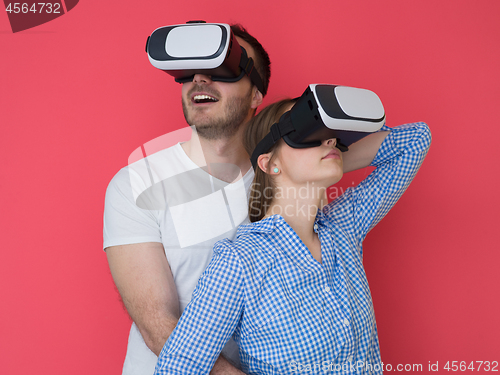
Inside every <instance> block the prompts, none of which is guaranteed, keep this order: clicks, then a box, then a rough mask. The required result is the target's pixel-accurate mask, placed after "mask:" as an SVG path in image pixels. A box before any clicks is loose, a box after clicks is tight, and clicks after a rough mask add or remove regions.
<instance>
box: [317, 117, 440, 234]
mask: <svg viewBox="0 0 500 375" xmlns="http://www.w3.org/2000/svg"><path fill="white" fill-rule="evenodd" d="M382 130H390V131H389V132H388V133H387V132H385V131H384V132H379V133H382V134H381V135H378V134H379V133H375V134H372V135H370V136H368V137H370V138H373V139H366V138H368V137H366V138H365V139H366V141H365V142H366V143H368V144H369V146H368V147H367V148H368V150H366V151H363V150H359V149H358V147H359V146H361V145H363V143H361V142H362V141H364V140H365V139H363V140H360V141H359V142H357V143H356V147H353V148H352V151H355V152H354V153H353V154H351V156H350V157H348V158H347V159H348V160H347V165H346V167H347V168H356V167H357V166H365V165H364V164H366V162H367V160H368V159H369V158H370V157H371V154H373V152H374V149H373V148H372V147H374V146H376V145H377V143H379V141H382V142H381V143H380V144H379V148H378V151H376V155H375V157H374V158H373V160H372V161H371V164H370V165H371V166H374V167H376V169H375V170H374V171H373V172H372V173H371V174H370V175H369V176H368V177H367V178H366V179H364V180H363V181H362V182H361V183H360V184H359V185H358V186H356V187H355V188H354V189H351V188H349V189H347V191H346V192H345V193H344V194H343V195H342V196H341V197H339V198H337V199H336V200H334V201H333V202H331V203H330V204H328V205H327V206H326V207H325V208H324V209H323V210H324V212H325V213H326V215H327V216H328V217H329V218H330V219H331V220H335V221H336V222H337V224H338V225H341V226H343V227H344V229H345V230H347V231H349V232H351V233H353V235H354V236H355V238H357V241H359V242H361V241H363V239H364V237H365V236H366V234H367V233H368V232H369V231H370V230H371V229H372V228H373V227H374V226H375V225H376V224H377V223H378V222H379V221H380V220H382V218H383V217H384V216H385V215H386V214H387V212H389V210H390V209H391V208H392V207H393V206H394V204H396V202H397V201H398V199H399V198H400V197H401V195H402V194H403V193H404V191H405V190H406V189H407V188H408V186H409V185H410V183H411V181H412V180H413V178H414V177H415V175H416V174H417V171H418V169H419V168H420V165H421V164H422V162H423V161H424V158H425V156H426V154H427V151H428V150H429V147H430V144H431V133H430V130H429V127H428V126H427V125H426V124H425V123H423V122H419V123H413V124H406V125H401V126H398V127H395V128H388V127H385V126H384V127H383V128H382ZM384 133H385V134H384ZM372 136H373V137H372ZM377 137H380V138H377ZM374 139H376V141H374ZM371 142H373V143H371ZM352 146H354V145H351V147H352ZM348 152H351V150H350V151H348ZM354 155H361V156H357V157H356V158H354V157H353V156H354ZM351 158H352V159H351Z"/></svg>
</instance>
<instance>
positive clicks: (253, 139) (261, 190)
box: [243, 99, 295, 223]
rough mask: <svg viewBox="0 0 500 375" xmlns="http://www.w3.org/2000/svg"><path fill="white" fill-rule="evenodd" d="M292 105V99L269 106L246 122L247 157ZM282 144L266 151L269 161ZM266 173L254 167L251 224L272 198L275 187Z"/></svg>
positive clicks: (250, 201) (264, 210) (280, 141)
mask: <svg viewBox="0 0 500 375" xmlns="http://www.w3.org/2000/svg"><path fill="white" fill-rule="evenodd" d="M293 103H295V101H294V100H292V99H284V100H280V101H279V102H276V103H274V104H270V105H268V106H267V107H266V108H264V109H263V110H262V111H260V113H259V114H258V115H257V116H255V117H254V118H252V119H251V120H250V121H249V122H248V125H247V128H246V130H245V136H244V138H243V139H244V145H245V149H246V151H247V152H248V155H252V153H253V150H254V149H255V147H256V146H257V144H258V143H259V142H260V141H261V140H262V139H263V138H264V137H265V136H266V135H267V134H268V133H269V131H270V129H271V126H272V125H273V124H274V123H276V122H278V121H279V119H280V117H281V116H282V115H283V113H285V112H286V111H287V110H288V109H289V107H290V104H293ZM282 144H283V140H282V139H281V140H279V142H277V143H275V144H274V145H273V146H272V147H271V148H270V149H269V150H268V152H270V153H271V161H272V160H273V158H274V157H275V155H276V151H278V149H279V148H280V147H281V145H282ZM268 165H271V163H269V164H268ZM266 172H267V173H266ZM266 172H264V171H263V170H262V169H260V167H259V166H258V165H257V166H256V167H255V177H254V179H253V183H252V187H251V189H250V200H249V202H248V215H249V217H250V221H251V222H252V223H253V222H255V221H259V220H261V219H262V218H263V217H264V216H265V215H266V212H267V209H268V208H269V206H270V205H271V202H272V201H273V198H274V193H275V189H276V186H275V184H274V181H273V178H272V177H271V175H270V174H269V172H270V171H269V169H268V170H267V171H266Z"/></svg>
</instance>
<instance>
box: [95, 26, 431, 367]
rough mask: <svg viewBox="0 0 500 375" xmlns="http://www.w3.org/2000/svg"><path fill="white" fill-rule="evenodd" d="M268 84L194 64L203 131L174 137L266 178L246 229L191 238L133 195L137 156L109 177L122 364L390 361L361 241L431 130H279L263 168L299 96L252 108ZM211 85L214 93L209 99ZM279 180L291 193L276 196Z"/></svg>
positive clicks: (179, 151)
mask: <svg viewBox="0 0 500 375" xmlns="http://www.w3.org/2000/svg"><path fill="white" fill-rule="evenodd" d="M235 30H236V31H235ZM238 30H240V31H238ZM233 31H235V35H236V36H237V38H238V41H239V42H240V45H241V46H242V47H244V48H245V49H246V50H247V52H248V53H249V55H250V56H252V57H253V58H254V60H255V61H256V66H257V69H258V70H259V73H260V74H261V76H263V78H264V79H263V81H264V82H265V90H267V84H268V80H269V59H268V58H267V54H266V53H265V51H264V50H263V48H262V46H260V44H258V42H257V43H255V42H256V41H255V39H254V38H252V37H249V36H247V35H248V34H247V33H245V32H244V31H242V32H241V29H239V28H237V27H233ZM262 51H264V52H262ZM263 94H265V93H261V92H260V91H259V90H258V89H257V88H256V86H255V85H253V84H252V82H251V81H250V80H249V78H248V77H243V78H242V79H241V80H240V81H237V82H232V83H229V82H215V81H212V80H211V77H210V76H206V75H203V74H195V75H194V77H193V80H192V81H190V82H187V83H184V84H183V88H182V99H183V100H182V102H183V109H184V114H185V117H186V120H187V122H188V124H194V125H196V129H197V132H198V137H199V143H195V142H192V141H188V142H185V143H183V144H179V145H177V146H174V147H173V150H172V157H177V158H178V160H182V159H184V161H185V162H186V163H193V162H194V163H197V161H198V160H199V155H200V152H201V153H202V154H203V156H204V159H205V161H206V162H207V165H210V164H211V163H232V164H235V165H237V166H238V167H239V169H240V170H241V171H243V172H244V173H245V175H244V176H243V179H244V180H245V181H251V180H253V182H254V184H253V186H252V187H251V189H250V186H249V185H248V187H247V188H248V189H249V190H250V200H249V203H248V204H249V208H250V209H249V219H250V221H251V223H248V224H245V223H244V224H243V225H241V226H240V227H239V228H238V230H237V234H236V235H235V233H234V231H232V232H230V233H229V232H228V233H225V234H224V235H223V236H219V237H218V238H215V239H214V240H213V241H211V243H209V242H210V241H208V242H206V243H203V246H199V245H198V246H193V248H192V249H189V248H188V249H180V247H179V246H178V244H177V247H176V244H175V241H176V240H175V238H173V237H174V236H173V235H172V234H173V231H172V228H169V224H170V226H171V225H172V223H171V219H170V218H169V215H168V212H167V211H168V210H164V211H162V212H160V211H158V212H155V211H147V210H141V209H140V208H138V207H134V204H133V203H134V202H133V199H132V197H131V193H130V192H129V191H128V190H129V189H130V183H129V182H128V176H127V173H128V171H127V169H124V170H122V171H120V173H119V174H118V175H117V176H115V178H114V179H113V181H112V182H111V184H110V186H109V188H108V191H107V196H106V210H105V245H104V247H105V249H106V253H107V256H108V261H109V265H110V269H111V272H112V275H113V278H114V281H115V283H116V285H117V288H118V290H119V292H120V294H121V296H122V299H123V301H124V303H125V306H126V308H127V310H128V312H129V314H130V315H131V317H132V319H133V320H134V325H133V327H132V329H131V334H130V337H129V348H128V352H127V358H126V360H125V364H124V374H128V373H130V374H132V373H148V372H146V371H150V370H151V365H152V364H153V363H155V362H156V356H155V354H156V355H159V360H158V364H157V367H156V373H158V374H204V373H208V372H210V371H212V373H215V374H217V373H227V374H231V373H233V374H238V373H241V372H240V370H239V369H238V368H237V367H239V366H240V365H241V370H242V371H243V372H244V373H247V374H275V373H277V374H287V373H294V372H297V371H299V370H300V369H302V370H303V371H304V370H307V369H309V372H310V373H311V372H312V373H319V372H325V370H326V371H327V372H328V373H346V372H347V373H348V372H358V373H370V372H372V373H382V371H381V368H380V364H381V360H380V352H379V345H378V337H377V330H376V324H375V319H374V312H373V305H372V301H371V296H370V291H369V288H368V283H367V280H366V275H365V273H364V269H363V265H362V241H363V239H364V237H365V235H366V234H367V233H368V231H369V230H370V229H371V228H373V226H375V225H376V224H377V223H378V222H379V221H380V220H381V219H382V217H383V216H384V215H385V214H386V213H387V212H388V210H389V209H390V208H391V207H392V206H393V205H394V204H395V203H396V201H397V200H398V198H399V197H400V196H401V194H402V193H403V192H404V190H405V189H406V188H407V186H408V185H409V183H410V182H411V180H412V178H413V177H414V176H415V174H416V172H417V170H418V168H419V167H420V165H421V163H422V161H423V158H424V157H425V154H426V152H427V149H428V147H429V144H430V134H429V130H428V128H427V126H426V125H425V124H422V123H419V124H409V125H405V126H401V127H397V128H394V129H390V128H387V127H384V128H383V129H382V131H380V132H377V133H374V134H371V135H369V136H367V137H365V138H364V139H362V140H361V141H358V142H357V143H355V144H353V145H351V147H350V149H349V151H347V152H344V153H341V152H340V151H339V150H338V149H337V148H336V139H325V140H324V141H323V142H322V143H321V145H320V146H317V147H311V148H305V149H294V148H291V147H289V146H288V145H287V144H285V143H284V142H283V140H280V141H279V142H278V143H276V144H275V145H274V146H273V147H272V148H271V149H270V150H268V151H267V152H266V153H263V154H261V155H259V157H258V159H257V165H256V167H255V174H254V170H253V168H252V166H251V163H250V160H249V155H250V154H251V153H252V152H253V149H254V148H255V146H256V145H257V143H258V142H259V141H260V140H261V139H262V138H263V137H264V136H265V135H266V134H267V133H268V132H269V129H270V127H271V125H272V124H273V123H275V122H277V121H278V120H279V118H280V117H281V115H282V114H283V113H284V112H286V111H288V110H290V108H291V107H292V106H293V104H294V101H293V100H284V101H280V102H278V103H275V104H272V105H270V106H268V107H267V108H265V109H264V110H262V111H261V113H259V115H257V116H256V117H253V115H254V113H255V109H256V108H257V107H258V106H259V105H260V104H261V102H262V97H263ZM206 96H209V97H211V98H212V99H214V100H211V101H210V102H208V103H204V101H202V102H201V103H199V102H198V100H197V99H198V98H201V97H206ZM198 146H199V147H198ZM200 147H201V150H200V149H199V148H200ZM174 148H175V149H174ZM188 159H189V160H188ZM368 165H374V166H376V169H375V171H374V172H373V173H372V174H370V176H368V177H367V178H366V179H365V180H364V181H363V182H362V183H361V184H360V185H359V186H357V187H355V188H353V189H349V190H348V191H346V193H345V194H344V195H342V196H341V197H339V198H338V199H336V200H335V201H333V202H332V203H330V204H328V205H326V206H325V207H323V208H322V210H319V211H316V210H310V209H308V210H302V209H301V206H306V207H313V208H314V207H317V208H320V207H321V206H322V205H323V204H322V201H321V200H322V198H323V196H324V195H323V194H318V191H321V192H323V191H324V189H326V187H328V186H330V185H332V184H334V183H336V182H338V181H339V180H340V179H341V178H342V175H343V173H344V172H348V171H352V170H356V169H359V168H363V167H366V166H368ZM214 177H218V176H214ZM220 177H223V176H220ZM312 182H314V184H312ZM127 183H128V185H127ZM246 185H247V184H246ZM304 187H305V188H306V189H311V190H310V191H308V194H306V197H305V198H303V195H302V196H301V199H300V200H297V196H296V194H294V193H293V192H296V191H298V190H299V189H300V188H304ZM185 188H186V189H189V186H186V187H185ZM312 189H315V190H316V191H312ZM278 191H280V192H288V193H290V194H286V193H285V194H274V195H273V193H277V192H278ZM131 202H132V203H131ZM169 220H170V221H169ZM206 220H210V215H207V217H206ZM226 237H227V238H231V239H232V240H230V239H225V238H226ZM218 240H220V241H218ZM214 242H217V243H216V244H215V247H214V248H213V257H212V247H211V246H213V244H214ZM165 254H166V257H165ZM207 265H208V267H207V268H206V270H205V271H204V273H203V275H202V276H201V278H200V280H199V282H198V284H197V286H196V288H195V285H196V282H197V279H198V277H199V276H200V274H201V273H202V272H203V269H204V268H205V267H206V266H207ZM193 289H195V290H194V293H193V294H192V300H191V302H190V304H189V306H188V307H187V308H186V309H185V310H184V307H186V305H187V303H188V302H189V299H190V297H191V291H192V290H193ZM183 310H184V312H183V313H182V316H181V311H183ZM179 317H180V320H178V319H179ZM174 328H175V331H174ZM172 331H173V332H172ZM169 337H170V338H169ZM231 337H232V338H233V339H234V341H236V343H237V344H238V346H239V354H240V355H239V359H241V364H239V363H238V355H237V353H236V355H235V353H234V344H231V343H232V340H229V339H230V338H231ZM141 339H143V340H144V341H143V342H141ZM167 339H168V341H167V342H166V344H165V346H164V347H163V344H164V343H165V341H166V340H167ZM228 340H229V343H228V345H226V346H225V344H226V342H228ZM231 345H233V347H232V350H231ZM224 346H225V347H224ZM145 347H146V348H145ZM162 347H163V350H161V348H162ZM223 348H224V349H223ZM148 349H149V350H150V353H148ZM160 350H161V353H160ZM221 352H222V355H219V354H220V353H221ZM153 353H154V354H153ZM224 357H227V359H225V358H224ZM153 366H154V365H153ZM146 368H147V369H146ZM141 369H145V370H144V371H143V370H141ZM134 371H135V372H134ZM141 371H142V372H141ZM149 373H152V372H149Z"/></svg>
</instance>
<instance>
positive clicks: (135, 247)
mask: <svg viewBox="0 0 500 375" xmlns="http://www.w3.org/2000/svg"><path fill="white" fill-rule="evenodd" d="M106 255H107V258H108V263H109V268H110V270H111V275H112V276H113V280H114V282H115V285H116V287H117V288H118V292H119V293H120V296H121V297H122V300H123V303H124V304H125V308H126V309H127V311H128V313H129V315H130V317H131V318H132V320H133V321H134V322H135V324H136V325H137V328H138V329H139V332H140V333H141V335H142V337H143V339H144V342H145V343H146V345H147V346H148V348H149V349H150V350H151V351H152V352H153V353H154V354H155V355H156V356H158V355H159V354H160V352H161V349H162V348H163V345H164V344H165V342H166V341H167V339H168V337H169V336H170V334H171V333H172V331H173V330H174V328H175V326H176V324H177V321H178V320H179V317H180V309H179V297H178V295H177V289H176V287H175V283H174V278H173V276H172V272H171V270H170V266H169V264H168V261H167V258H166V256H165V251H164V249H163V245H162V244H161V243H158V242H147V243H139V244H131V245H122V246H111V247H108V248H106ZM212 374H214V375H224V374H227V375H232V374H234V375H237V374H243V372H241V371H239V370H238V369H236V368H235V367H234V366H232V365H231V364H230V363H229V362H228V361H227V360H225V359H224V358H223V357H219V359H218V360H217V361H216V362H215V365H214V367H213V369H212Z"/></svg>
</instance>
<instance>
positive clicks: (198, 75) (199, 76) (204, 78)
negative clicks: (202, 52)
mask: <svg viewBox="0 0 500 375" xmlns="http://www.w3.org/2000/svg"><path fill="white" fill-rule="evenodd" d="M193 82H194V83H202V82H204V83H210V82H212V77H211V76H208V75H206V74H202V73H196V74H195V75H194V76H193Z"/></svg>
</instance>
